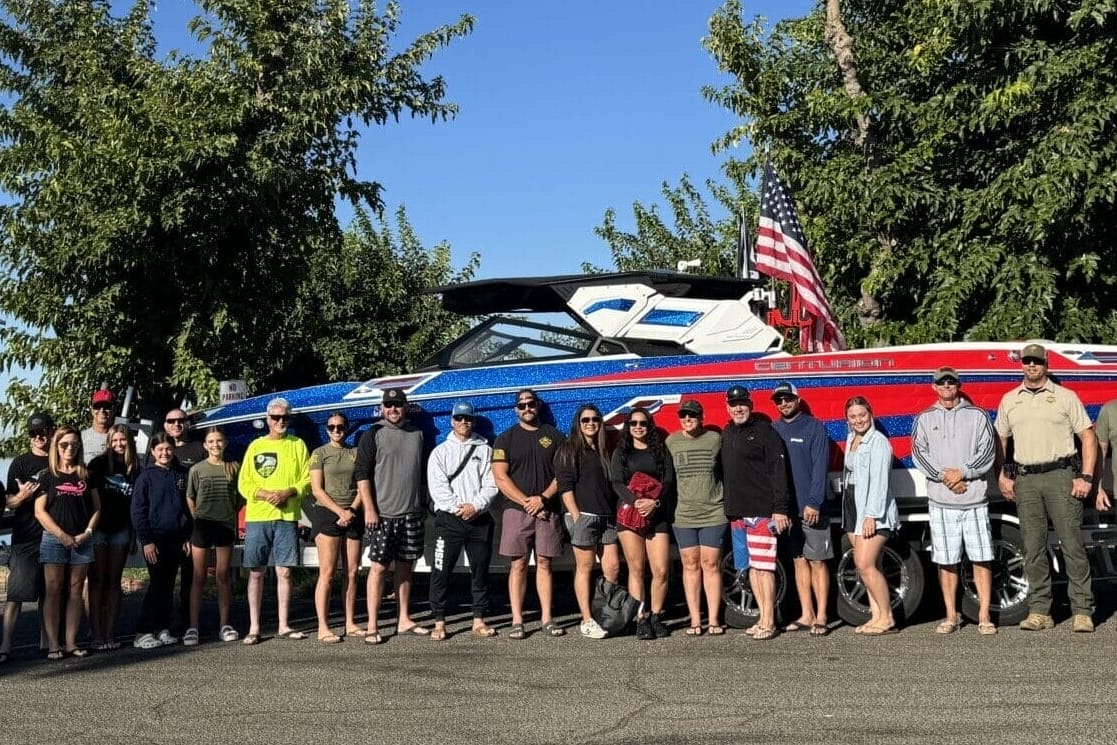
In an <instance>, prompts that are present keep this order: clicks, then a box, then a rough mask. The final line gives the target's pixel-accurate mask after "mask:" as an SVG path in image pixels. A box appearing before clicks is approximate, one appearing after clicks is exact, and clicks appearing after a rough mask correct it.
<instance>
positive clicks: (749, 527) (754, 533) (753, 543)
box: [729, 517, 776, 572]
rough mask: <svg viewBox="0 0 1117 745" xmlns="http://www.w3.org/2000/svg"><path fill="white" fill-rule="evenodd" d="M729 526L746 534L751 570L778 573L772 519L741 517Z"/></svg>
mask: <svg viewBox="0 0 1117 745" xmlns="http://www.w3.org/2000/svg"><path fill="white" fill-rule="evenodd" d="M729 526H730V528H732V529H733V530H743V531H744V533H745V541H746V544H747V545H748V568H749V569H759V570H760V571H763V572H774V571H776V534H775V533H773V532H772V518H770V517H741V518H738V519H736V520H734V521H732V522H731V523H730V524H729ZM738 568H740V567H738Z"/></svg>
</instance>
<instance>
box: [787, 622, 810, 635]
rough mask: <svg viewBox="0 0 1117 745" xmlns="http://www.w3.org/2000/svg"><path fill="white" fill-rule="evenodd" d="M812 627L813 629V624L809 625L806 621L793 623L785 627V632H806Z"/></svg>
mask: <svg viewBox="0 0 1117 745" xmlns="http://www.w3.org/2000/svg"><path fill="white" fill-rule="evenodd" d="M810 627H811V624H809V623H807V622H806V621H792V622H791V623H789V624H788V625H786V626H784V627H783V630H784V631H785V632H786V633H789V634H790V633H794V632H796V631H806V630H807V629H809V628H810Z"/></svg>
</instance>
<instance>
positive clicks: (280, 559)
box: [241, 520, 299, 569]
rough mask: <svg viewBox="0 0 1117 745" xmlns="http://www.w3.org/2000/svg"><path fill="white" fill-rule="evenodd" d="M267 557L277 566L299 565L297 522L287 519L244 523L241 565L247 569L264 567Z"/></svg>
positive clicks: (266, 563)
mask: <svg viewBox="0 0 1117 745" xmlns="http://www.w3.org/2000/svg"><path fill="white" fill-rule="evenodd" d="M269 557H270V558H271V559H272V562H273V563H274V565H275V566H277V567H297V566H298V565H299V526H298V523H293V522H290V521H289V520H264V521H263V522H251V523H245V526H244V556H243V558H242V559H241V566H243V567H245V568H247V569H256V568H258V567H264V566H267V565H268V558H269Z"/></svg>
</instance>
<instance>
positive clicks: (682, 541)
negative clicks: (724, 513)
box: [675, 523, 726, 551]
mask: <svg viewBox="0 0 1117 745" xmlns="http://www.w3.org/2000/svg"><path fill="white" fill-rule="evenodd" d="M725 528H726V524H725V523H722V524H721V525H711V526H709V527H705V528H680V527H679V526H678V525H676V526H675V545H677V546H678V547H679V550H680V551H681V550H682V549H684V548H697V547H699V546H701V547H702V548H722V547H724V546H725Z"/></svg>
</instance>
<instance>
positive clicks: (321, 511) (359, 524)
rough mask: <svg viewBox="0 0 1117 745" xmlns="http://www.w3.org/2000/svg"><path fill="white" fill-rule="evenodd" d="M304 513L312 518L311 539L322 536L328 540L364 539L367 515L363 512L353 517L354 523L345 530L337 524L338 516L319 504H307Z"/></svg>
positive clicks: (359, 511)
mask: <svg viewBox="0 0 1117 745" xmlns="http://www.w3.org/2000/svg"><path fill="white" fill-rule="evenodd" d="M303 512H305V513H306V516H307V517H308V518H310V537H311V539H314V538H317V537H318V536H320V535H324V536H326V537H327V538H349V539H351V540H354V541H359V540H361V539H362V538H364V535H365V515H364V512H362V511H361V510H357V514H356V515H354V516H353V519H352V521H350V523H349V525H348V527H345V528H343V527H341V526H340V525H338V524H337V515H336V514H334V512H333V511H332V510H328V509H326V508H325V507H323V506H321V505H319V504H307V505H306V506H305V507H303Z"/></svg>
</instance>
